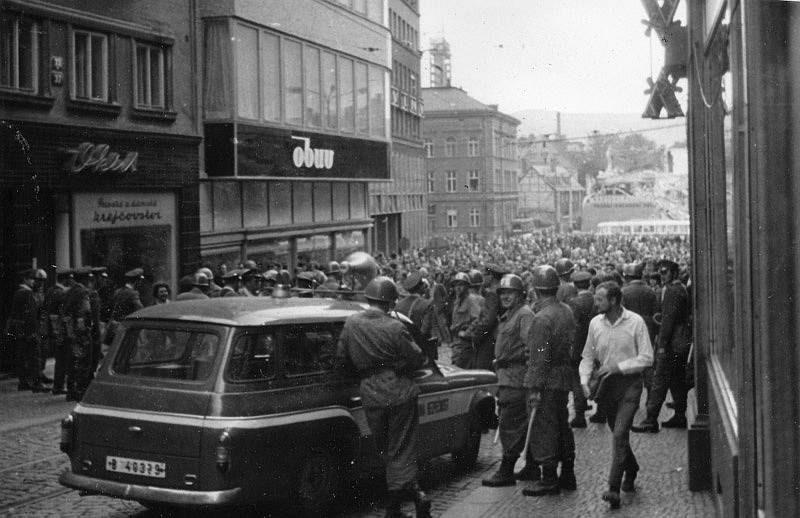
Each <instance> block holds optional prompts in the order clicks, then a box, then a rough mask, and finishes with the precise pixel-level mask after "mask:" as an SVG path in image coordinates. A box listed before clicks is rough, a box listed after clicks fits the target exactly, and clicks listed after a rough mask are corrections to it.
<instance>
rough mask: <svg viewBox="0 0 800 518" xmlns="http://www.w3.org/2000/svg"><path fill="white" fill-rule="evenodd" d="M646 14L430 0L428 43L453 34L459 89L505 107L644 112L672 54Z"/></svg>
mask: <svg viewBox="0 0 800 518" xmlns="http://www.w3.org/2000/svg"><path fill="white" fill-rule="evenodd" d="M686 1H688V0H686ZM644 18H646V15H645V10H644V7H643V6H642V3H641V1H640V0H420V46H421V47H422V48H423V49H425V48H427V47H428V41H429V38H431V37H444V38H445V39H446V40H447V41H448V42H449V43H450V53H451V66H452V85H453V86H458V87H460V88H462V89H464V90H466V92H467V93H468V94H469V95H470V96H472V97H474V98H475V99H477V100H479V101H481V102H483V103H485V104H499V105H500V110H501V111H503V112H505V113H513V112H515V111H521V110H525V109H545V110H559V111H564V112H573V113H638V114H641V113H642V111H643V109H644V107H645V105H646V103H647V99H648V96H647V95H646V94H644V90H645V89H647V87H648V86H647V78H648V77H650V76H651V71H652V76H653V77H654V79H655V77H657V76H658V73H659V71H660V69H661V62H662V60H663V55H664V48H663V46H662V45H661V43H660V42H659V40H658V38H657V36H656V34H655V31H653V33H652V40H651V38H649V37H647V36H645V34H644V32H645V28H646V27H645V26H644V25H643V24H642V22H641V20H642V19H644ZM676 19H680V20H683V22H684V25H685V24H686V16H685V6H684V3H683V2H682V3H681V4H680V5H679V8H678V14H677V15H676ZM651 45H652V52H651ZM651 55H652V59H651ZM684 83H685V80H682V83H679V85H681V84H684ZM423 84H425V83H423ZM685 96H686V92H685V89H684V92H683V94H678V99H679V100H680V101H681V103H682V105H683V106H684V108H685V106H686V104H685Z"/></svg>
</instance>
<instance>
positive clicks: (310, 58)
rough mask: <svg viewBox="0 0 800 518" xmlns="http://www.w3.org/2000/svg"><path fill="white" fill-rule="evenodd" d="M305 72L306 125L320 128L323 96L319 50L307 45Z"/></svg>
mask: <svg viewBox="0 0 800 518" xmlns="http://www.w3.org/2000/svg"><path fill="white" fill-rule="evenodd" d="M303 52H304V57H303V70H305V85H306V117H305V121H306V125H308V126H312V127H315V128H318V127H320V126H321V125H322V109H321V102H322V95H321V88H320V70H319V67H320V57H319V49H317V48H314V47H309V46H308V45H306V46H305V47H304V48H303Z"/></svg>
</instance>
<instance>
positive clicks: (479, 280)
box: [468, 268, 483, 286]
mask: <svg viewBox="0 0 800 518" xmlns="http://www.w3.org/2000/svg"><path fill="white" fill-rule="evenodd" d="M468 275H469V283H470V284H472V285H473V286H481V285H482V284H483V274H482V273H481V272H480V270H476V269H474V268H473V269H472V270H470V271H469V274H468Z"/></svg>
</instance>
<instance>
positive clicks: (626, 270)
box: [622, 263, 639, 277]
mask: <svg viewBox="0 0 800 518" xmlns="http://www.w3.org/2000/svg"><path fill="white" fill-rule="evenodd" d="M637 266H638V265H637V264H636V263H628V264H626V265H625V266H623V267H622V275H623V276H625V277H639V274H638V272H637V270H638V267H637Z"/></svg>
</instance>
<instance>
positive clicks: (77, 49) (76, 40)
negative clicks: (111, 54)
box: [72, 31, 108, 101]
mask: <svg viewBox="0 0 800 518" xmlns="http://www.w3.org/2000/svg"><path fill="white" fill-rule="evenodd" d="M72 38H73V39H72V96H73V97H74V98H76V99H89V100H93V101H107V100H108V36H106V35H105V34H101V33H97V32H88V31H75V32H74V33H73V35H72Z"/></svg>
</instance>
